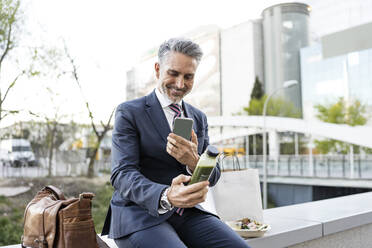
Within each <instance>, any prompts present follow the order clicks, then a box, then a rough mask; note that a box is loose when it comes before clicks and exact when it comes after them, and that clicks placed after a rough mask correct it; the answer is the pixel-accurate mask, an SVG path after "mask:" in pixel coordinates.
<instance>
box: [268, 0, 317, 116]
mask: <svg viewBox="0 0 372 248" xmlns="http://www.w3.org/2000/svg"><path fill="white" fill-rule="evenodd" d="M309 9H310V7H309V6H308V5H306V4H303V3H285V4H278V5H274V6H271V7H269V8H266V9H265V10H264V11H263V12H262V16H263V39H264V85H265V92H266V94H268V95H269V94H271V93H272V92H274V91H275V90H276V89H278V88H281V87H282V86H283V83H284V82H285V81H288V80H297V81H298V82H299V84H298V85H296V86H294V87H292V88H289V89H285V90H283V91H281V92H280V93H279V95H282V96H284V98H285V99H287V100H289V101H291V102H292V103H293V104H294V106H295V107H296V108H298V109H299V110H301V106H302V104H301V76H300V56H299V52H300V49H301V48H303V47H306V46H308V45H309Z"/></svg>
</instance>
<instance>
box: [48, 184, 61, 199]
mask: <svg viewBox="0 0 372 248" xmlns="http://www.w3.org/2000/svg"><path fill="white" fill-rule="evenodd" d="M44 189H47V190H50V191H52V193H53V194H54V195H55V196H56V197H57V199H58V200H65V199H66V198H65V195H64V194H63V192H62V191H61V190H60V189H59V188H57V187H55V186H53V185H48V186H45V187H44Z"/></svg>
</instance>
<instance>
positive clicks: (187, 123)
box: [173, 117, 194, 140]
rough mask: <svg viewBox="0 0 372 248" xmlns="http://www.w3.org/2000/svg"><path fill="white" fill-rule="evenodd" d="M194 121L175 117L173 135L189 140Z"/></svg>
mask: <svg viewBox="0 0 372 248" xmlns="http://www.w3.org/2000/svg"><path fill="white" fill-rule="evenodd" d="M193 123H194V120H193V119H191V118H183V117H176V119H174V125H173V133H175V134H177V135H178V136H181V137H183V138H185V139H186V140H191V130H192V125H193Z"/></svg>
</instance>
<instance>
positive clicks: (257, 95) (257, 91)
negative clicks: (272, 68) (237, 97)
mask: <svg viewBox="0 0 372 248" xmlns="http://www.w3.org/2000/svg"><path fill="white" fill-rule="evenodd" d="M263 95H264V91H263V87H262V83H261V82H260V80H259V79H258V76H256V79H255V81H254V85H253V90H252V93H251V99H261V97H263Z"/></svg>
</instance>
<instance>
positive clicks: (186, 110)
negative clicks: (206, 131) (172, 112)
mask: <svg viewBox="0 0 372 248" xmlns="http://www.w3.org/2000/svg"><path fill="white" fill-rule="evenodd" d="M182 108H183V110H184V114H185V117H188V118H191V119H193V120H194V124H193V127H192V128H193V129H194V132H195V133H197V131H198V129H196V118H195V116H194V111H192V109H191V108H190V106H189V104H187V103H186V102H185V101H182Z"/></svg>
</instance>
